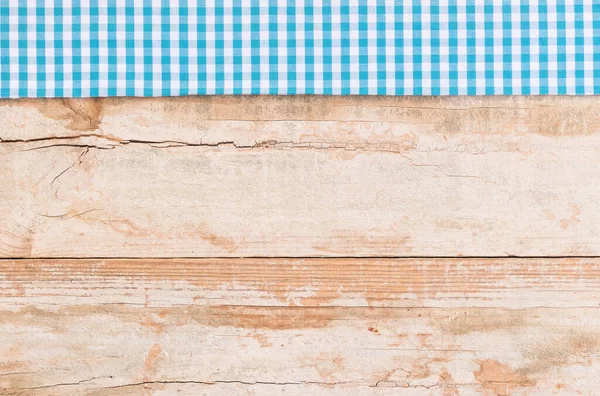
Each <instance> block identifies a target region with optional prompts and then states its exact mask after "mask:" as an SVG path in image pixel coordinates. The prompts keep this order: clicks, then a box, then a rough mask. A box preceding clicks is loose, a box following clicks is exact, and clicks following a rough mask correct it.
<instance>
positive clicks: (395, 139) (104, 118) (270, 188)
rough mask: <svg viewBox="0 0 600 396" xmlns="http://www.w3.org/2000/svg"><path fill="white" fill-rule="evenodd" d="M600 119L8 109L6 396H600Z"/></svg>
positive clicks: (1, 273) (429, 101)
mask: <svg viewBox="0 0 600 396" xmlns="http://www.w3.org/2000/svg"><path fill="white" fill-rule="evenodd" d="M599 105H600V98H596V97H540V98H525V97H520V98H515V97H470V98H469V97H457V98H385V97H267V96H264V97H190V98H154V99H140V98H128V99H88V100H16V101H0V120H2V127H0V179H1V181H2V182H1V183H0V340H1V342H0V395H27V396H29V395H34V396H50V395H61V396H62V395H217V396H221V395H228V396H229V395H235V396H237V395H257V396H258V395H260V396H263V395H267V396H270V395H282V394H285V395H306V394H314V395H340V396H342V395H343V396H346V395H351V396H353V395H365V396H370V395H440V396H451V395H452V396H454V395H544V396H545V395H551V394H552V395H554V394H556V395H573V394H581V395H593V394H596V393H598V392H597V390H598V389H600V377H598V375H597V373H598V372H600V371H599V370H600V292H599V290H600V258H599V257H600V254H599V253H600V243H599V242H600V239H599V238H598V235H600V187H599V186H600V185H599V184H598V183H596V182H595V181H596V180H600V178H599V176H600V155H598V153H600V111H599V110H598V109H600V106H599ZM465 256H469V257H465ZM514 256H524V257H522V258H517V257H514Z"/></svg>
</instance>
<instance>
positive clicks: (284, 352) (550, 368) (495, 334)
mask: <svg viewBox="0 0 600 396" xmlns="http://www.w3.org/2000/svg"><path fill="white" fill-rule="evenodd" d="M599 275H600V261H599V260H598V259H402V260H390V259H269V260H266V259H244V260H237V259H233V260H223V259H220V260H214V259H206V260H18V261H11V260H4V261H1V262H0V293H1V301H2V308H1V312H0V317H1V318H2V321H1V322H0V333H1V334H2V343H0V356H2V362H1V364H0V389H4V391H1V390H0V392H2V394H7V395H8V394H12V395H65V394H69V395H84V394H85V395H130V394H131V395H142V394H153V395H154V394H157V395H171V394H176V393H177V392H180V393H181V394H206V395H231V394H244V395H245V394H250V395H275V394H278V395H279V394H282V392H283V393H284V394H292V395H303V394H307V393H312V394H317V395H325V394H327V395H348V394H351V395H397V394H407V395H424V394H425V395H480V394H490V395H492V394H495V395H508V394H527V395H548V394H563V395H570V394H576V393H577V392H580V393H581V394H593V393H594V390H595V389H598V387H599V386H600V378H599V377H598V375H597V373H598V370H600V310H599V309H598V290H600V277H599Z"/></svg>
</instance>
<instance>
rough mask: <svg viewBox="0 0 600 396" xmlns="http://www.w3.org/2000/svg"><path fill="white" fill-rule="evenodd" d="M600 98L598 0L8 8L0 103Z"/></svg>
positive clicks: (91, 2) (221, 1) (116, 2)
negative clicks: (231, 97) (288, 97)
mask: <svg viewBox="0 0 600 396" xmlns="http://www.w3.org/2000/svg"><path fill="white" fill-rule="evenodd" d="M598 93H600V1H598V0H572V1H566V0H520V1H517V0H424V1H419V0H412V1H407V0H0V97H1V98H9V97H88V96H92V97H97V96H124V95H127V96H169V95H193V94H200V95H211V94H326V95H348V94H369V95H371V94H377V95H498V94H500V95H506V94H533V95H536V94H598Z"/></svg>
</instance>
